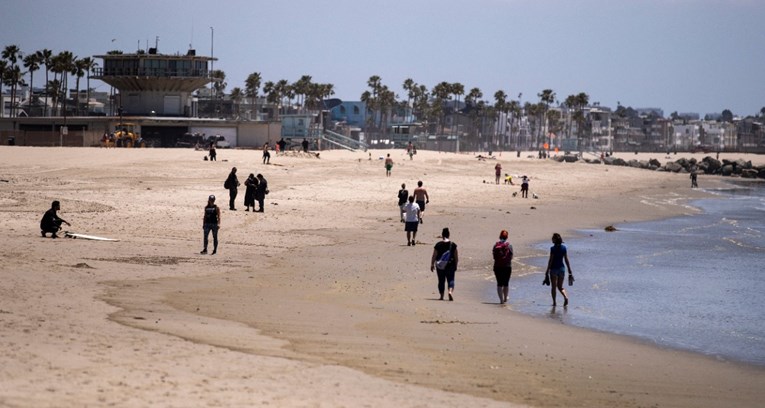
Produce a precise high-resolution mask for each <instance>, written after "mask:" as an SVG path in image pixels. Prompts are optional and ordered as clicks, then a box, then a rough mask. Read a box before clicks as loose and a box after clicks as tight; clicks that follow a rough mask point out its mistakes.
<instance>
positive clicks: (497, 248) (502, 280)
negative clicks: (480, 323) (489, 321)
mask: <svg viewBox="0 0 765 408" xmlns="http://www.w3.org/2000/svg"><path fill="white" fill-rule="evenodd" d="M507 236H508V233H507V230H502V231H501V232H500V233H499V241H497V242H496V243H495V244H494V246H493V247H492V249H491V255H492V257H493V258H494V277H495V278H497V296H499V303H500V304H505V303H507V296H508V294H509V292H510V275H512V273H513V246H512V245H510V243H509V242H507Z"/></svg>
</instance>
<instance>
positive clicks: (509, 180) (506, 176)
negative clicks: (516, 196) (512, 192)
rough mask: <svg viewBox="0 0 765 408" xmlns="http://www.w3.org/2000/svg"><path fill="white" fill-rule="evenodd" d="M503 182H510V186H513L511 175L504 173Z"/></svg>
mask: <svg viewBox="0 0 765 408" xmlns="http://www.w3.org/2000/svg"><path fill="white" fill-rule="evenodd" d="M505 184H510V185H511V186H514V185H515V184H513V176H511V175H509V174H507V173H505Z"/></svg>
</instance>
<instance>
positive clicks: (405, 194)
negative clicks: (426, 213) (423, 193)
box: [398, 183, 409, 222]
mask: <svg viewBox="0 0 765 408" xmlns="http://www.w3.org/2000/svg"><path fill="white" fill-rule="evenodd" d="M407 199H409V191H408V190H407V189H406V184H403V183H402V184H401V190H398V213H399V215H400V216H401V222H404V212H405V211H404V206H405V205H406V200H407Z"/></svg>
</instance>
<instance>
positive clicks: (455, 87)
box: [450, 82, 465, 135]
mask: <svg viewBox="0 0 765 408" xmlns="http://www.w3.org/2000/svg"><path fill="white" fill-rule="evenodd" d="M450 89H451V93H452V95H454V109H453V113H452V115H453V119H452V124H453V126H452V127H453V131H454V132H453V133H454V134H455V135H456V134H457V130H458V129H459V126H458V124H457V116H458V112H459V103H460V96H462V95H464V94H465V85H462V84H461V83H459V82H455V83H453V84H451V87H450Z"/></svg>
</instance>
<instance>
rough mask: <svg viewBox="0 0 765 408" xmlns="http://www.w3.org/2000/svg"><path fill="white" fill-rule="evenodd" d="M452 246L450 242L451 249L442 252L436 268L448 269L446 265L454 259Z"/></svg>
mask: <svg viewBox="0 0 765 408" xmlns="http://www.w3.org/2000/svg"><path fill="white" fill-rule="evenodd" d="M452 247H453V244H451V243H450V245H449V249H447V250H446V252H444V253H443V254H441V257H440V258H438V260H437V261H436V268H437V269H441V270H444V269H446V265H448V264H449V262H450V261H451V260H452Z"/></svg>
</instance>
